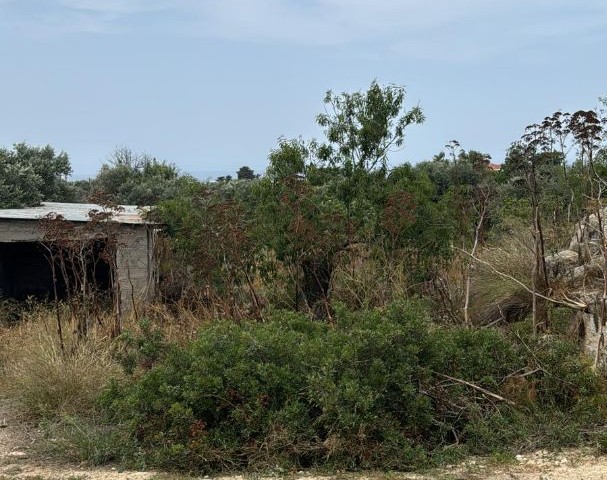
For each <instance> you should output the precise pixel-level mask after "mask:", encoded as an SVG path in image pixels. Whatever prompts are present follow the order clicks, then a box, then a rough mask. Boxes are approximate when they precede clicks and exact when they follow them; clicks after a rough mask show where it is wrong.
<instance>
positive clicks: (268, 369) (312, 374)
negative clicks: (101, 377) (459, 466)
mask: <svg viewBox="0 0 607 480" xmlns="http://www.w3.org/2000/svg"><path fill="white" fill-rule="evenodd" d="M268 317H269V318H267V322H266V323H263V324H258V323H243V324H234V323H232V322H217V323H213V324H208V325H205V326H202V327H201V329H200V332H199V336H198V338H197V339H196V340H195V341H193V342H191V343H190V344H188V345H185V346H178V345H176V344H170V343H166V342H165V341H164V340H163V339H162V335H160V334H159V332H157V331H155V330H154V329H153V328H151V327H150V326H149V325H148V326H146V327H145V328H143V329H142V330H141V332H142V335H140V336H138V337H133V336H127V337H125V348H124V349H122V350H121V352H122V353H121V357H120V360H121V362H122V363H123V365H124V367H125V371H126V372H127V373H129V374H130V375H129V377H128V378H127V379H123V380H116V381H114V382H113V384H112V385H111V386H110V387H109V388H108V389H107V390H106V391H105V392H104V394H103V396H102V400H101V406H102V408H103V409H104V410H105V412H106V415H107V417H106V420H107V421H108V422H109V423H111V424H113V425H115V429H114V430H113V432H114V434H115V432H116V429H117V430H119V431H120V432H121V433H122V435H123V438H125V439H126V438H128V439H129V440H130V441H131V444H130V448H131V451H132V452H134V453H132V457H131V459H130V460H131V461H136V462H138V463H139V464H140V465H145V466H160V467H168V468H181V469H186V470H196V471H220V470H240V469H250V470H267V469H271V468H276V467H280V468H284V469H292V468H298V469H299V468H306V467H325V468H327V467H328V468H333V469H335V468H339V469H369V468H374V469H377V468H379V469H398V470H406V469H411V468H416V467H419V466H422V465H429V464H433V463H436V462H438V461H440V460H441V459H445V458H446V457H450V458H453V455H454V454H456V455H457V454H464V453H490V452H504V451H512V452H513V451H517V450H519V449H525V448H536V447H542V446H565V445H574V444H576V443H578V442H580V441H581V440H583V438H582V434H580V432H581V431H584V430H586V431H587V430H588V429H587V428H586V427H587V426H589V425H595V426H596V425H598V424H600V423H602V422H603V421H604V415H605V411H606V407H605V397H604V396H603V389H602V384H601V382H600V381H599V379H598V378H597V377H596V376H595V375H594V374H593V373H592V372H591V371H590V370H589V369H588V367H587V366H586V365H585V364H584V363H583V362H582V361H581V360H580V358H579V355H578V350H577V348H576V346H575V345H573V344H571V343H568V342H567V341H565V340H561V339H559V338H556V337H554V338H553V337H545V338H542V339H532V338H526V337H524V336H523V335H522V334H521V333H519V332H518V331H517V330H516V329H513V331H512V332H510V333H507V334H506V333H503V332H500V331H496V330H490V329H483V330H478V329H462V328H459V329H455V328H449V329H447V328H437V327H435V326H434V325H433V324H432V323H431V322H430V321H429V319H428V317H427V314H426V313H425V311H424V309H423V308H422V307H421V306H420V305H418V304H411V303H409V304H396V305H392V306H391V307H390V308H387V309H383V310H373V311H360V312H356V313H352V312H348V311H346V310H344V309H340V308H336V312H335V325H327V324H324V323H319V322H312V321H310V320H309V319H307V318H305V317H303V316H301V315H298V314H294V313H284V312H279V313H275V314H273V315H269V316H268Z"/></svg>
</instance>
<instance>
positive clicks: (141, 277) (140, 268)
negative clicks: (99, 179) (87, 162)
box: [0, 219, 155, 311]
mask: <svg viewBox="0 0 607 480" xmlns="http://www.w3.org/2000/svg"><path fill="white" fill-rule="evenodd" d="M80 224H82V223H81V222H80ZM115 228H116V231H117V242H118V247H117V257H116V264H117V272H116V273H117V279H118V283H119V285H120V300H121V305H122V309H123V311H126V310H130V309H131V308H132V306H133V302H134V301H135V302H139V301H146V300H149V299H150V298H151V296H152V295H153V293H154V287H155V268H154V261H153V249H154V248H153V247H154V245H153V244H154V229H153V226H150V225H146V224H121V223H116V224H115ZM43 238H44V231H43V229H42V228H41V226H40V224H39V221H38V220H20V219H0V244H1V243H14V242H41V241H42V240H43Z"/></svg>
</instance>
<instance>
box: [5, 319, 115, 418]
mask: <svg viewBox="0 0 607 480" xmlns="http://www.w3.org/2000/svg"><path fill="white" fill-rule="evenodd" d="M70 327H71V326H70V325H69V324H65V325H64V332H65V335H64V338H65V345H64V350H63V351H62V349H61V347H60V342H59V338H58V335H57V333H56V324H55V319H54V316H53V314H52V312H50V311H48V310H45V309H43V308H34V309H33V310H32V311H31V312H29V313H27V314H26V315H25V318H24V320H23V322H22V323H21V324H20V325H18V326H15V327H12V328H10V329H5V330H3V331H2V332H1V333H0V335H1V337H0V338H1V340H2V342H1V345H2V348H1V349H0V358H1V362H2V376H1V377H0V390H1V391H2V392H3V393H4V394H5V395H7V396H9V397H12V398H13V399H14V400H15V401H16V402H17V403H18V405H19V406H20V407H21V409H22V410H23V411H24V413H26V414H27V415H29V416H30V417H32V418H47V417H50V416H54V415H58V416H61V415H76V414H89V413H91V411H93V410H94V408H95V400H96V398H97V396H98V395H99V393H100V391H101V389H102V388H103V387H104V386H105V385H106V384H107V381H108V380H109V378H110V377H112V376H115V375H120V369H119V367H118V365H117V364H116V363H115V361H114V360H113V359H112V354H111V349H112V342H111V341H110V339H109V336H108V335H106V333H105V332H104V331H103V330H102V329H101V328H98V329H92V331H91V332H90V334H89V336H88V337H87V338H85V339H78V337H77V335H75V334H73V333H72V330H73V328H70Z"/></svg>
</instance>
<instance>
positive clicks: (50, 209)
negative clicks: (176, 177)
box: [0, 202, 151, 225]
mask: <svg viewBox="0 0 607 480" xmlns="http://www.w3.org/2000/svg"><path fill="white" fill-rule="evenodd" d="M120 207H122V208H123V209H124V210H122V211H119V212H114V215H113V217H112V220H114V221H116V222H118V223H128V224H136V225H142V224H146V223H151V222H148V221H146V220H144V219H143V218H142V214H143V213H144V212H145V211H146V210H147V208H148V207H137V206H135V205H120ZM91 210H96V211H99V212H103V211H105V209H104V208H103V207H102V206H100V205H96V204H94V203H57V202H43V203H42V204H41V205H39V206H37V207H28V208H6V209H0V219H3V218H5V219H13V220H40V219H41V218H43V217H45V216H47V215H48V214H51V213H54V214H57V215H61V216H63V218H65V219H66V220H69V221H71V222H88V221H89V220H90V218H89V212H90V211H91Z"/></svg>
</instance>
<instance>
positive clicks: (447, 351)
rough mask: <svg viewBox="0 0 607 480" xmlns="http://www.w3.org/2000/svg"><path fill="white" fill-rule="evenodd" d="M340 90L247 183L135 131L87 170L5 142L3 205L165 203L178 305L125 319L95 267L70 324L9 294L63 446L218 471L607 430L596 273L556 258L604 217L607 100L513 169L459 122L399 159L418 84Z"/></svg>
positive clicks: (336, 462) (438, 454)
mask: <svg viewBox="0 0 607 480" xmlns="http://www.w3.org/2000/svg"><path fill="white" fill-rule="evenodd" d="M603 102H604V101H603ZM325 104H326V105H325V107H326V110H325V113H322V114H320V115H319V116H318V117H317V119H316V120H317V123H318V125H319V126H320V127H321V128H322V129H323V134H324V138H323V139H322V140H314V139H311V140H308V141H306V140H303V139H301V138H300V139H293V140H288V139H284V138H281V139H280V140H279V142H278V145H277V146H276V148H275V149H273V150H272V151H271V152H270V154H269V157H268V160H269V166H268V169H267V171H266V172H265V174H264V175H261V176H259V175H255V174H254V172H253V171H252V170H251V169H250V168H248V167H242V168H241V170H240V171H239V173H238V179H237V180H233V179H231V178H228V177H222V178H220V179H217V181H215V182H200V181H198V180H196V179H193V178H191V177H189V176H185V175H181V174H180V172H179V171H178V170H177V168H176V167H175V166H174V165H173V164H170V163H167V162H164V161H158V160H156V159H155V158H154V157H151V156H148V155H145V154H136V153H133V152H131V151H130V150H128V149H117V150H116V151H115V152H114V154H113V156H112V157H111V158H110V161H109V164H107V165H104V166H103V167H102V169H101V171H100V172H99V175H98V176H97V177H96V178H94V179H91V180H87V181H80V182H73V183H70V182H67V181H66V180H65V175H67V173H69V162H68V159H67V156H66V155H65V154H63V153H62V154H59V155H55V153H54V150H53V149H52V148H50V147H47V148H43V149H40V148H36V147H28V146H26V145H17V146H15V147H14V149H13V151H10V150H2V151H0V157H2V156H4V160H3V162H4V163H5V164H6V165H4V167H5V168H4V170H3V169H2V168H0V177H3V178H0V203H1V204H3V205H5V206H20V205H34V204H37V203H38V202H40V201H41V200H79V201H85V200H90V199H96V200H95V201H97V202H101V203H103V202H107V201H109V202H110V203H112V202H118V203H137V204H154V206H155V208H154V209H152V212H151V214H150V215H151V216H152V217H153V219H154V220H156V221H158V222H159V224H162V225H163V232H162V234H161V235H160V236H159V238H158V241H157V242H156V252H155V253H156V257H157V258H158V259H159V265H158V273H159V292H158V299H159V303H157V304H155V305H151V306H150V305H147V306H137V308H136V309H134V316H135V317H137V320H141V319H144V320H143V321H142V322H140V323H139V324H136V322H133V319H131V320H130V329H128V330H127V331H125V332H124V333H123V334H122V335H121V336H119V337H118V338H116V335H118V333H119V328H118V326H122V325H123V323H122V321H123V320H124V322H125V323H124V325H129V320H128V319H122V318H119V317H118V316H116V317H115V318H113V319H112V318H110V317H108V318H104V317H103V315H104V313H103V309H102V308H97V307H100V305H92V303H93V302H92V297H91V296H90V294H87V292H86V291H84V290H82V289H80V288H79V287H78V285H79V284H78V283H77V282H76V283H75V285H76V288H75V292H76V293H77V295H72V296H70V297H69V298H68V299H67V301H66V304H61V303H60V302H58V301H57V302H56V304H55V313H56V315H55V317H56V318H54V319H53V318H52V317H51V316H50V315H49V314H48V313H47V312H46V313H45V311H44V310H43V309H42V308H41V307H39V306H37V305H35V304H34V303H28V304H27V305H26V306H25V307H24V306H19V305H15V304H14V303H13V302H10V301H2V302H1V304H0V307H1V310H0V336H1V339H2V343H1V345H2V347H3V348H1V349H0V373H1V375H0V387H2V392H6V394H8V395H11V396H13V397H14V398H16V399H18V400H19V402H20V403H21V406H22V408H23V410H24V411H25V412H26V413H27V414H28V415H29V416H30V418H32V419H35V420H36V421H39V422H41V424H42V425H43V429H44V431H45V432H46V433H47V436H48V440H49V441H48V442H47V443H46V447H45V448H50V449H51V451H53V452H55V453H59V454H61V455H63V456H64V457H67V458H71V459H74V460H78V461H82V460H87V461H89V462H95V463H104V462H108V461H120V462H123V464H129V465H137V466H159V467H166V468H180V469H184V470H193V471H209V472H211V471H213V472H214V471H222V470H239V469H250V470H268V469H270V470H271V469H276V468H281V469H294V468H297V469H299V468H302V467H319V468H331V469H364V468H379V469H411V468H414V467H418V466H426V465H433V464H437V463H440V462H441V461H444V460H446V459H453V458H454V457H458V456H460V455H465V454H470V453H473V454H486V453H499V454H504V453H506V454H509V453H513V452H516V451H521V450H525V449H533V448H540V447H553V448H559V447H563V446H569V445H578V444H581V443H585V444H588V443H589V442H590V443H593V442H598V443H600V444H601V445H605V444H607V441H606V440H605V439H606V438H607V436H606V435H607V434H606V432H605V422H606V414H607V410H606V408H607V398H606V396H605V391H604V388H605V385H604V381H603V379H602V378H601V377H600V376H598V375H596V373H595V372H594V371H593V370H592V368H591V367H592V365H591V363H592V362H591V361H590V360H587V359H586V358H585V357H584V356H583V355H582V354H581V353H580V349H579V345H578V342H579V340H580V339H581V337H582V335H581V334H580V332H581V330H580V328H579V324H576V321H575V315H574V314H575V312H576V311H580V310H581V311H584V308H585V307H588V305H586V306H585V305H584V303H583V302H586V299H585V292H584V291H575V292H572V291H568V288H569V287H568V285H567V283H566V282H565V281H563V279H562V278H560V277H558V276H551V275H550V274H549V271H548V268H547V265H546V264H547V262H546V258H547V257H548V256H549V255H550V254H551V253H554V252H557V251H560V250H561V249H562V247H564V246H567V245H568V244H569V241H570V239H571V232H572V231H573V229H574V226H575V224H576V222H578V221H579V220H580V219H582V218H584V217H585V216H587V215H588V214H594V215H595V217H596V218H597V219H598V220H597V221H599V222H600V221H603V220H602V218H601V217H600V215H602V211H601V207H603V206H604V205H605V202H604V200H603V194H604V193H603V190H604V186H605V184H606V183H605V178H606V176H607V148H606V147H605V139H606V133H605V129H604V124H605V123H606V121H605V118H603V117H604V112H602V113H601V112H600V111H599V112H597V111H591V110H588V111H584V110H579V111H577V112H575V113H573V114H571V115H570V114H564V113H561V112H556V113H555V114H553V115H552V116H550V117H546V118H545V119H544V121H543V122H542V123H541V124H538V125H531V126H529V127H527V129H525V133H524V134H523V136H522V137H521V139H520V140H519V141H516V142H515V143H513V144H512V146H511V148H510V149H509V150H508V152H507V154H506V157H505V160H504V163H503V166H502V168H501V170H499V171H496V170H495V167H496V166H495V165H491V163H490V161H491V159H490V157H489V156H488V155H486V154H483V153H482V152H478V151H475V150H472V149H464V148H461V146H460V144H459V143H458V142H456V141H451V142H449V143H448V144H447V145H445V148H444V149H443V151H441V152H439V153H438V154H437V155H436V156H434V158H432V159H431V160H427V161H421V162H418V163H417V164H415V165H410V164H407V163H400V162H399V159H398V158H397V157H398V155H400V154H399V152H400V148H401V147H402V146H403V145H404V142H405V133H407V134H408V132H409V130H410V129H411V128H414V127H415V126H416V125H418V124H420V123H422V122H423V120H424V117H423V114H422V111H421V109H420V108H419V107H412V108H407V107H406V105H405V92H404V89H403V88H402V87H398V86H394V85H389V86H381V85H379V84H377V82H373V83H372V84H371V86H370V87H369V89H368V90H367V91H366V92H355V93H342V94H340V95H335V94H333V93H331V92H329V93H328V94H327V96H326V97H325ZM601 115H602V116H603V117H601ZM45 159H46V160H49V161H46V160H45ZM0 160H1V159H0ZM51 160H52V161H51ZM45 166H46V167H47V168H43V167H45ZM30 177H31V178H30ZM44 179H47V180H49V181H48V182H42V180H44ZM42 183H45V184H47V183H48V185H50V187H49V189H47V190H44V189H41V185H42ZM26 184H31V187H32V188H31V191H29V190H28V191H27V192H26V191H25V189H24V187H23V185H26ZM11 185H12V186H11ZM15 189H16V190H15ZM108 225H111V221H108ZM66 231H67V229H66ZM68 236H69V238H70V240H76V242H75V243H73V245H74V246H75V247H78V241H77V239H76V238H73V237H74V235H68ZM598 236H599V240H601V241H600V242H596V245H597V249H598V250H600V251H599V252H598V253H600V254H602V256H603V258H604V259H607V249H606V248H605V245H607V243H606V242H605V238H604V237H605V235H604V233H603V232H601V233H599V234H598ZM108 238H109V234H108ZM58 239H60V237H59V238H58V236H57V235H49V236H48V238H46V241H47V243H52V242H56V241H57V240H58ZM595 240H596V239H593V241H595ZM70 245H72V243H70ZM572 248H573V247H572ZM598 250H597V251H598ZM576 253H578V252H576ZM583 253H584V252H582V251H581V249H580V251H579V260H578V264H579V265H578V266H581V265H582V263H583V262H584V261H586V260H588V258H586V257H587V255H586V257H585V256H584V255H583ZM595 253H596V252H595ZM598 269H599V270H600V272H599V273H598V274H597V273H596V272H595V274H596V275H599V277H600V279H602V281H603V283H607V274H606V273H605V269H604V268H602V267H599V268H598ZM599 277H597V278H599ZM595 280H596V279H595ZM599 283H600V282H599ZM584 285H586V284H584ZM126 288H128V286H127V287H126ZM596 291H598V290H595V291H593V292H594V293H596ZM586 293H587V292H586ZM594 293H593V294H594ZM586 296H587V295H586ZM604 298H605V297H603V299H604ZM597 301H598V300H597ZM74 302H80V303H74ZM576 302H577V303H576ZM97 303H98V302H97ZM161 303H162V304H161ZM557 305H558V307H557ZM597 305H598V304H597ZM599 306H600V307H601V308H598V309H596V312H595V313H596V318H595V321H596V323H597V325H601V326H604V324H605V321H606V319H605V311H607V310H605V309H606V308H607V306H606V304H605V301H604V300H603V303H602V305H599ZM85 307H86V308H85ZM92 307H94V308H93V309H92V310H91V308H92ZM68 311H69V312H70V314H69V315H67V314H64V315H59V314H60V313H61V312H68ZM90 311H92V312H93V313H94V315H92V314H91V313H89V312H90ZM586 311H589V308H586ZM93 320H94V321H93ZM114 320H115V321H114ZM118 320H120V321H118ZM83 322H84V324H86V326H87V328H84V329H83V328H79V325H82V324H83ZM89 324H90V328H89ZM93 324H94V325H93ZM111 325H114V326H116V328H113V329H109V326H111ZM576 325H577V328H576ZM489 327H493V328H489ZM498 327H499V329H497V328H498ZM572 327H573V328H572ZM56 332H59V333H58V334H57V333H56ZM61 332H63V333H61ZM602 342H603V343H601V348H603V347H604V340H602ZM597 358H598V356H597Z"/></svg>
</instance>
